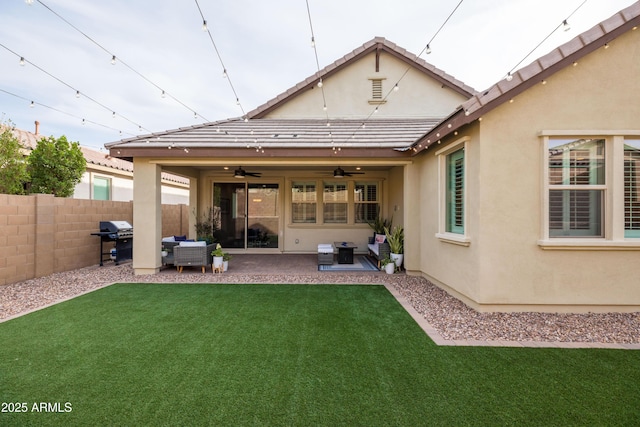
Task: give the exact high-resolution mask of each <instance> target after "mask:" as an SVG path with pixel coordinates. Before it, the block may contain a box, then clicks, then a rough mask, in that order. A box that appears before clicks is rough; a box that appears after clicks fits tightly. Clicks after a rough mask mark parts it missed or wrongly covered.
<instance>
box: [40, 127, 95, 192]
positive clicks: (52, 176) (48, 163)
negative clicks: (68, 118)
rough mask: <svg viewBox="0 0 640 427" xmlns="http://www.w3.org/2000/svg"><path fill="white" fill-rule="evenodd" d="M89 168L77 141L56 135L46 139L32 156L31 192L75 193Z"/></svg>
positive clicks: (41, 141) (42, 140) (43, 139)
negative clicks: (70, 140)
mask: <svg viewBox="0 0 640 427" xmlns="http://www.w3.org/2000/svg"><path fill="white" fill-rule="evenodd" d="M86 167H87V162H86V160H85V159H84V156H83V155H82V151H81V150H80V145H79V144H78V143H77V142H69V141H67V137H66V136H64V135H63V136H61V137H60V138H58V139H56V138H54V137H53V136H50V137H48V138H42V139H41V140H40V141H38V145H37V146H36V148H35V150H33V151H32V152H31V154H30V155H29V168H28V170H29V174H30V175H31V192H32V193H44V194H53V195H55V196H58V197H69V196H72V195H73V190H74V187H75V186H76V184H77V183H79V182H80V179H82V174H83V173H84V171H85V169H86Z"/></svg>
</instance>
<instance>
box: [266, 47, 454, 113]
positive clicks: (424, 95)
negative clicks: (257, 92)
mask: <svg viewBox="0 0 640 427" xmlns="http://www.w3.org/2000/svg"><path fill="white" fill-rule="evenodd" d="M375 62H376V59H375V53H371V54H369V55H367V56H365V57H364V58H362V59H360V60H358V61H356V62H354V63H352V64H351V65H350V66H349V67H347V68H345V69H342V70H341V71H339V72H337V73H336V74H334V75H332V76H330V77H328V78H327V79H326V80H324V81H323V87H322V90H321V89H320V88H318V87H317V86H313V87H312V89H309V90H307V91H306V92H305V93H302V94H300V95H299V96H298V97H296V98H294V99H291V100H290V101H288V102H287V103H286V104H284V105H282V106H281V107H279V108H278V109H276V110H274V111H272V112H271V113H269V115H268V116H267V117H268V118H298V119H299V118H325V117H326V115H327V114H329V117H332V118H351V117H368V116H369V115H370V114H371V112H372V111H373V109H374V108H375V104H370V103H369V100H371V98H372V83H371V79H384V80H383V81H382V96H383V97H385V96H386V95H387V94H388V93H389V92H390V91H392V90H393V85H394V84H395V82H397V81H398V80H400V78H401V77H402V75H403V74H404V73H405V72H406V71H407V68H409V65H407V63H405V62H403V61H400V60H398V59H396V58H394V57H393V56H391V55H389V54H387V53H384V52H383V53H381V55H380V68H379V71H378V72H376V68H375ZM398 86H399V90H400V91H404V92H403V94H402V96H401V97H399V96H394V93H393V92H392V93H391V94H390V95H389V97H388V99H387V102H386V103H385V104H384V106H383V107H381V108H380V109H379V112H378V113H376V117H405V118H406V117H444V116H446V115H448V114H449V113H451V112H452V111H453V110H454V108H455V107H456V106H458V105H460V104H461V103H462V102H463V101H465V100H466V98H465V97H463V96H461V95H460V94H458V93H455V92H454V91H453V90H450V89H447V88H443V87H442V84H441V83H439V82H437V81H435V80H434V79H432V78H430V77H428V76H426V75H424V74H423V73H420V72H418V71H416V70H410V71H409V72H408V73H407V74H406V75H405V77H404V78H403V79H402V80H401V81H400V84H399V85H398ZM322 91H324V96H325V99H326V102H327V111H326V112H325V111H324V110H323V108H322V107H323V105H324V101H323V98H322ZM425 99H428V100H429V101H428V102H425ZM373 118H374V119H375V117H373Z"/></svg>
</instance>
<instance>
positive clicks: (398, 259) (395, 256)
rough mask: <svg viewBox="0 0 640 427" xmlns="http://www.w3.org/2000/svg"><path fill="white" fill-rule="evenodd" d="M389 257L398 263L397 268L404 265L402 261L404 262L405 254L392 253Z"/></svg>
mask: <svg viewBox="0 0 640 427" xmlns="http://www.w3.org/2000/svg"><path fill="white" fill-rule="evenodd" d="M389 256H390V257H391V259H392V260H393V261H394V262H395V263H396V267H398V268H400V266H401V265H402V260H404V254H394V253H391V254H389Z"/></svg>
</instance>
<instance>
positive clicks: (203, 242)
mask: <svg viewBox="0 0 640 427" xmlns="http://www.w3.org/2000/svg"><path fill="white" fill-rule="evenodd" d="M180 246H183V247H184V246H207V242H205V241H204V240H202V241H200V242H187V241H184V242H180Z"/></svg>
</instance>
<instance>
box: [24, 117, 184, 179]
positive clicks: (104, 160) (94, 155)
mask: <svg viewBox="0 0 640 427" xmlns="http://www.w3.org/2000/svg"><path fill="white" fill-rule="evenodd" d="M12 133H13V135H14V136H15V137H16V138H17V139H18V141H20V143H21V144H22V146H23V148H24V149H25V150H27V152H30V151H32V150H34V149H35V148H36V146H37V145H38V141H40V140H41V139H42V138H44V135H41V134H35V133H33V132H29V131H26V130H22V129H17V128H13V129H12ZM80 150H81V151H82V155H83V156H84V158H85V160H86V161H87V163H88V164H92V165H97V166H103V167H106V168H109V169H114V170H119V171H124V172H130V173H133V163H131V162H129V161H127V160H123V159H118V158H116V157H111V156H110V155H108V154H105V153H101V152H99V151H96V150H93V149H91V148H87V147H82V146H81V147H80ZM162 179H163V180H165V181H170V182H175V183H177V184H181V185H189V180H188V179H186V178H183V177H181V176H178V175H174V174H170V173H166V172H163V173H162Z"/></svg>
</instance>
